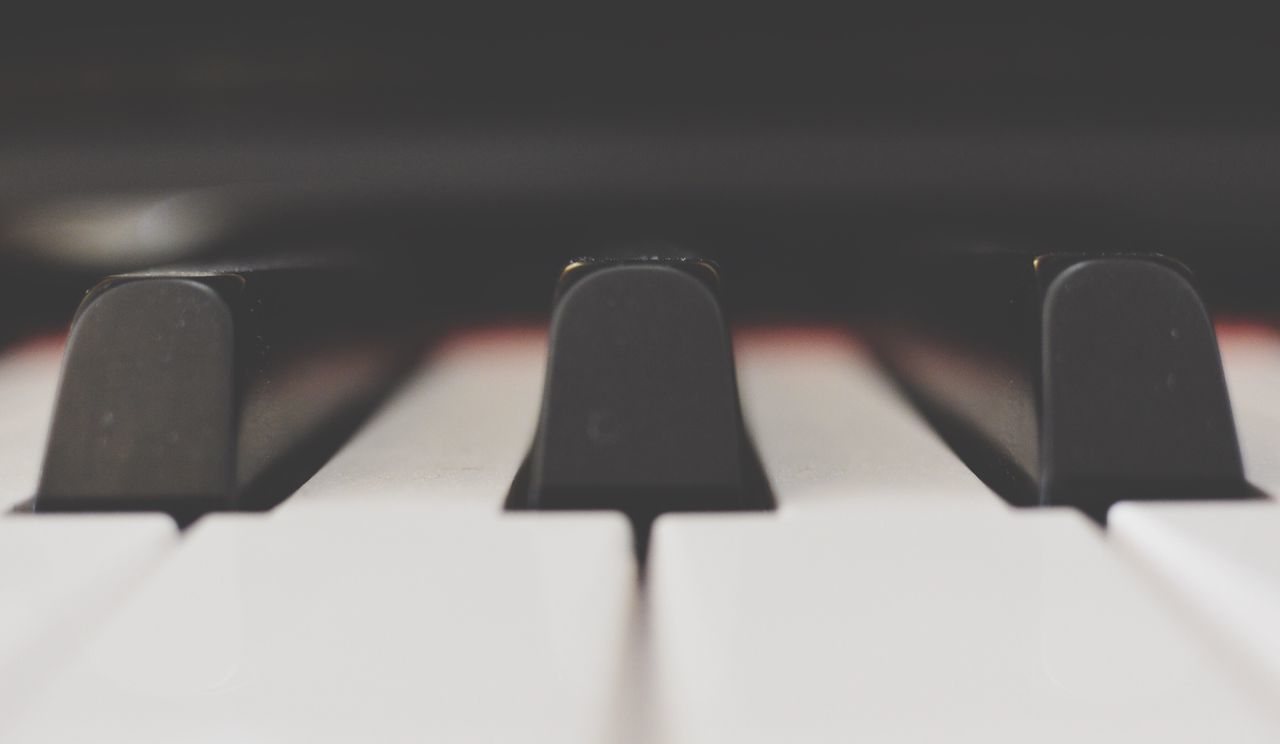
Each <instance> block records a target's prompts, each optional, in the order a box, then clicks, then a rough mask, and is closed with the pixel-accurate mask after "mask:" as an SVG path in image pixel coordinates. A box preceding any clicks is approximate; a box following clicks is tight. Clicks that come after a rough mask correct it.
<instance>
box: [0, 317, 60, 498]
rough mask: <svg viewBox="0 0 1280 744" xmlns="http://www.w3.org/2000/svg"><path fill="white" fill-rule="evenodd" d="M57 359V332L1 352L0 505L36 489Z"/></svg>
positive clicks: (53, 394)
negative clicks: (51, 336)
mask: <svg viewBox="0 0 1280 744" xmlns="http://www.w3.org/2000/svg"><path fill="white" fill-rule="evenodd" d="M61 365H62V340H61V339H60V338H57V339H39V340H34V341H28V342H26V343H22V344H19V345H18V346H15V347H11V348H9V349H6V350H5V351H4V352H3V354H0V411H4V415H3V416H0V511H8V510H9V509H10V508H11V507H12V506H13V505H14V504H17V503H18V502H20V501H25V500H27V499H28V498H30V497H32V496H34V495H35V492H36V487H37V486H38V485H39V482H40V465H41V463H42V462H43V460H44V445H45V441H46V440H47V439H48V436H49V423H50V421H51V420H52V418H53V404H54V398H55V396H56V395H57V388H58V374H59V371H60V369H61Z"/></svg>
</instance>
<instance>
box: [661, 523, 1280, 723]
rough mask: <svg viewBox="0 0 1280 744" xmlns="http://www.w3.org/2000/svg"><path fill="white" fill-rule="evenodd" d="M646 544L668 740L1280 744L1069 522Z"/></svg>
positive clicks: (1081, 527) (1203, 653)
mask: <svg viewBox="0 0 1280 744" xmlns="http://www.w3.org/2000/svg"><path fill="white" fill-rule="evenodd" d="M654 540H655V541H654V544H653V547H652V550H653V554H652V556H651V558H652V560H653V563H652V564H651V567H650V572H651V573H650V579H649V589H650V592H651V597H652V598H651V611H652V623H653V630H652V633H653V636H654V638H655V641H654V655H655V659H656V662H655V663H656V665H657V672H656V674H657V680H658V681H657V684H658V691H659V711H660V714H661V716H662V718H663V728H664V730H665V733H666V735H667V736H668V739H669V740H670V741H671V742H677V743H679V742H699V744H706V743H708V742H778V741H833V742H834V741H893V742H938V741H955V742H968V741H973V742H984V743H985V744H993V743H1003V742H1009V743H1010V744H1012V743H1014V742H1018V743H1021V742H1027V741H1036V742H1083V741H1088V742H1117V743H1119V742H1124V743H1125V744H1131V743H1132V742H1139V741H1161V742H1205V741H1230V742H1274V741H1277V740H1280V739H1277V738H1276V737H1277V735H1280V731H1278V730H1277V728H1276V721H1275V720H1274V718H1273V717H1272V715H1271V714H1270V713H1269V712H1267V711H1265V710H1264V709H1263V708H1261V707H1260V706H1258V705H1257V704H1256V703H1255V700H1254V698H1253V697H1252V695H1254V694H1255V693H1256V692H1257V690H1256V689H1254V688H1251V687H1248V686H1247V682H1244V681H1243V677H1244V676H1245V675H1244V674H1243V672H1242V671H1241V670H1240V669H1238V668H1236V667H1234V666H1231V665H1230V664H1229V663H1228V662H1227V661H1225V660H1224V659H1223V658H1221V657H1220V656H1218V655H1215V654H1214V653H1213V652H1212V651H1211V650H1210V649H1207V648H1205V647H1203V646H1201V645H1200V644H1199V642H1198V639H1197V637H1196V636H1195V635H1194V633H1193V632H1192V631H1190V630H1189V629H1188V628H1186V627H1184V626H1183V624H1182V621H1180V620H1179V618H1178V616H1177V615H1176V614H1175V613H1173V612H1171V611H1170V610H1169V608H1167V607H1165V606H1164V605H1163V604H1161V603H1160V599H1159V597H1158V596H1155V595H1154V594H1152V593H1151V592H1150V591H1149V589H1148V588H1147V587H1146V586H1145V585H1144V583H1143V582H1142V580H1141V577H1140V576H1138V575H1137V574H1136V573H1135V572H1133V571H1132V570H1131V569H1130V568H1129V567H1128V566H1127V565H1126V562H1125V561H1124V560H1123V559H1122V558H1121V557H1119V556H1116V555H1114V554H1113V553H1112V552H1111V551H1109V549H1108V547H1107V545H1106V544H1105V542H1104V541H1103V539H1102V538H1101V536H1100V535H1099V533H1098V532H1097V530H1096V529H1095V528H1094V527H1092V525H1090V524H1089V523H1088V522H1087V521H1086V520H1085V519H1084V518H1083V517H1081V516H1079V515H1078V514H1076V513H1074V512H1072V511H1069V510H1057V509H1053V510H1037V511H1035V512H1031V511H1025V512H1014V511H1002V510H985V509H973V508H970V507H967V506H964V505H957V506H955V507H951V508H946V507H943V506H940V505H939V504H937V503H936V502H931V503H928V504H923V503H919V502H905V503H903V504H900V505H896V506H895V505H891V504H888V503H885V502H863V503H854V502H850V504H848V505H847V506H846V507H845V508H844V509H841V510H839V511H837V510H827V511H825V512H823V513H817V512H799V513H791V514H786V513H783V514H780V515H777V516H769V515H763V516H761V515H750V516H748V515H739V516H727V515H721V516H703V515H696V516H694V515H680V516H677V517H673V516H670V515H669V516H667V517H664V518H663V519H662V520H660V521H659V523H658V525H657V527H656V532H655V538H654Z"/></svg>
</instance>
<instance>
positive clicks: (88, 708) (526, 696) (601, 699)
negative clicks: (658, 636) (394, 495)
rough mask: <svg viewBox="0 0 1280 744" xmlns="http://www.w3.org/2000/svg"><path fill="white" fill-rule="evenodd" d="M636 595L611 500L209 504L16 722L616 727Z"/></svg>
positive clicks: (262, 738)
mask: <svg viewBox="0 0 1280 744" xmlns="http://www.w3.org/2000/svg"><path fill="white" fill-rule="evenodd" d="M634 596H635V575H634V567H633V559H632V555H631V545H630V533H629V529H628V527H627V526H626V524H625V521H624V520H622V519H621V518H620V517H618V516H617V515H613V514H604V513H597V514H586V515H582V514H577V515H518V516H514V515H513V516H503V517H498V516H495V515H493V514H485V515H480V514H477V513H475V512H474V511H473V510H469V509H464V508H454V507H441V506H440V505H438V504H437V505H435V506H434V508H426V507H424V506H423V504H422V503H421V502H420V501H419V502H414V503H407V504H402V503H393V502H383V503H359V504H339V503H336V502H335V503H330V504H316V505H309V506H307V507H304V508H300V509H297V510H293V511H291V512H288V513H282V514H280V515H278V516H275V517H263V516H248V515H234V516H215V517H211V518H208V519H207V521H204V522H202V523H200V524H198V525H197V526H196V527H195V528H194V530H193V532H192V533H191V534H189V535H188V536H187V537H186V538H185V540H184V545H183V546H182V548H181V550H180V551H179V552H178V553H177V555H175V556H174V558H173V559H172V560H171V561H169V562H168V563H167V564H166V565H165V566H164V568H163V570H162V571H161V572H159V573H158V574H157V575H156V576H155V577H154V578H153V580H152V581H150V582H149V583H148V584H147V586H146V587H145V588H144V589H143V590H142V591H140V592H139V593H138V594H137V595H135V596H134V597H133V599H132V601H131V602H130V603H129V604H128V605H127V606H126V607H125V608H124V609H123V610H122V612H120V613H119V614H118V616H117V617H116V618H115V619H114V621H113V622H112V623H111V624H110V625H109V626H108V627H107V628H106V629H105V630H104V632H103V633H102V635H101V636H100V637H99V638H98V639H97V642H96V643H94V644H93V645H92V647H91V648H90V649H88V650H87V651H86V653H85V654H84V655H83V656H82V657H81V659H80V661H79V662H78V663H77V664H76V665H75V666H74V668H72V669H69V670H68V671H67V672H66V673H65V674H64V675H62V676H61V677H60V678H59V679H58V680H56V684H55V686H54V689H53V690H52V694H50V695H47V696H45V697H43V698H42V699H41V701H40V703H39V704H38V705H34V706H32V707H31V709H30V710H29V711H28V714H27V715H26V716H25V717H23V718H22V719H21V720H20V722H19V726H18V728H17V730H16V734H15V738H14V740H15V741H23V742H46V741H47V742H62V741H94V742H129V743H130V744H141V743H144V742H175V741H187V742H191V741H199V742H206V741H210V742H212V741H217V742H224V741H225V742H300V743H301V742H307V743H310V742H352V741H377V742H396V741H413V742H419V741H439V742H472V741H484V742H489V741H521V742H557V743H559V742H593V743H597V742H603V741H613V740H616V739H617V734H618V732H617V731H615V730H614V729H613V727H614V726H615V724H616V721H615V719H614V715H615V712H616V711H617V710H618V708H619V706H620V703H621V701H620V700H618V696H619V695H618V693H619V685H620V683H621V680H622V678H623V671H624V669H623V666H624V655H625V650H626V648H627V643H628V642H629V641H628V637H627V633H628V622H629V621H630V614H629V613H630V612H631V611H632V602H633V600H634ZM68 711H74V712H75V715H68Z"/></svg>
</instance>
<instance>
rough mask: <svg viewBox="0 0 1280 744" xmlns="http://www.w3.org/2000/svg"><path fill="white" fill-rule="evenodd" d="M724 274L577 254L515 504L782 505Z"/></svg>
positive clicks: (555, 318) (564, 285)
mask: <svg viewBox="0 0 1280 744" xmlns="http://www.w3.org/2000/svg"><path fill="white" fill-rule="evenodd" d="M717 284H718V276H717V274H716V270H715V269H714V267H712V266H711V265H710V264H708V263H706V262H703V261H698V260H692V259H631V260H589V259H582V260H579V261H576V262H574V263H572V264H570V265H569V266H568V268H566V270H565V272H564V274H563V275H562V277H561V279H560V285H559V287H558V291H557V298H556V302H555V308H554V310H553V313H552V317H551V333H550V339H551V340H550V348H549V350H548V361H547V375H546V382H545V388H544V393H543V400H542V409H541V413H540V415H539V421H538V429H537V434H536V437H535V439H534V443H533V447H532V449H531V451H530V453H529V465H528V470H527V477H526V478H522V479H521V480H520V481H519V482H517V483H516V484H514V485H513V488H512V491H511V497H510V499H509V500H508V502H507V506H508V508H512V509H617V510H620V511H623V512H625V513H626V514H628V515H630V516H631V517H632V518H633V521H635V522H636V523H637V525H640V527H638V529H639V530H640V531H641V532H643V531H644V529H645V528H644V525H647V524H648V523H649V522H650V521H652V519H653V517H654V516H655V515H657V514H661V513H663V512H666V511H675V510H678V511H704V510H707V511H716V510H739V509H758V508H769V507H770V506H771V505H772V501H771V499H770V497H769V495H768V490H767V486H765V485H764V484H763V479H762V478H760V477H758V476H756V473H758V466H756V465H755V464H754V462H753V454H752V452H751V450H750V445H749V444H748V442H747V441H746V437H745V434H744V432H743V429H742V414H741V411H740V410H739V402H738V389H737V381H736V377H735V374H734V364H733V348H732V342H731V339H730V337H729V333H728V328H727V326H726V325H725V321H724V317H723V315H722V313H721V310H720V304H719V299H718V297H717V288H716V285H717Z"/></svg>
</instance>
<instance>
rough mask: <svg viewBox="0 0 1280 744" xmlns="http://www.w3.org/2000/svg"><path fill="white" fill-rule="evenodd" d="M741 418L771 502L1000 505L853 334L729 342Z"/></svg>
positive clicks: (773, 333) (764, 334)
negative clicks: (907, 501) (924, 500)
mask: <svg viewBox="0 0 1280 744" xmlns="http://www.w3.org/2000/svg"><path fill="white" fill-rule="evenodd" d="M735 351H736V360H737V371H738V384H739V389H740V395H741V399H742V408H743V416H744V418H745V419H746V422H747V426H748V429H749V430H750V433H751V435H752V438H753V440H754V442H755V445H756V449H757V451H758V452H759V455H760V459H761V461H762V462H763V464H764V468H765V472H766V473H767V474H768V477H769V480H770V483H771V485H772V486H773V489H774V496H775V498H776V499H777V502H778V506H779V508H782V509H788V510H790V509H797V508H799V509H809V508H814V507H823V506H826V505H829V504H831V503H833V502H844V501H849V500H855V501H856V500H867V499H878V498H889V499H892V500H901V499H903V498H928V499H938V500H940V501H944V502H945V501H952V500H956V499H962V500H964V501H965V502H967V503H971V504H973V505H987V506H992V507H999V506H1001V505H1002V504H1003V502H1002V501H1001V500H1000V498H999V497H998V496H996V495H995V494H993V493H992V492H991V491H990V489H988V488H987V487H986V486H985V485H983V483H982V482H981V481H979V480H978V478H977V477H976V476H974V475H973V473H972V471H970V470H969V468H968V467H966V466H965V465H964V463H963V462H961V460H960V459H959V458H958V457H956V456H955V454H953V453H952V452H951V450H950V449H948V447H947V445H946V444H945V443H944V442H943V441H942V440H941V439H940V438H938V436H937V435H936V434H935V433H934V432H933V431H932V429H931V428H930V427H929V424H928V423H927V422H926V421H925V420H924V419H923V418H922V417H921V416H920V415H919V414H918V413H917V412H916V411H915V410H914V409H913V408H912V407H911V406H910V404H909V403H907V401H906V400H905V399H904V398H903V397H902V396H901V395H900V394H899V393H898V391H897V390H896V389H895V387H894V386H893V384H892V382H891V381H890V380H889V379H888V378H887V377H886V376H885V373H884V372H883V371H881V370H880V368H879V367H878V366H877V364H876V363H875V360H874V359H873V358H872V356H871V353H870V352H869V351H868V350H867V349H866V348H865V347H863V346H862V345H860V344H859V343H858V342H857V341H855V340H854V339H853V338H852V337H850V336H848V335H846V334H842V333H839V332H836V331H824V330H811V329H776V330H761V331H753V332H748V333H743V334H740V335H739V336H738V337H737V338H736V339H735Z"/></svg>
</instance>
